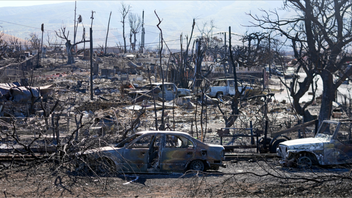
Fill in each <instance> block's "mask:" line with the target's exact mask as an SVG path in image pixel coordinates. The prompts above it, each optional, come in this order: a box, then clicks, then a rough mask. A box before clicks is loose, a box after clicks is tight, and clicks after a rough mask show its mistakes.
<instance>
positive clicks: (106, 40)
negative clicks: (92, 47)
mask: <svg viewBox="0 0 352 198" xmlns="http://www.w3.org/2000/svg"><path fill="white" fill-rule="evenodd" d="M111 14H112V12H110V16H109V22H108V31H107V32H106V39H105V52H104V54H106V46H107V45H108V35H109V26H110V19H111Z"/></svg>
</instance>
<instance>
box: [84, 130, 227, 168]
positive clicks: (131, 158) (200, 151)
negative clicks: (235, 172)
mask: <svg viewBox="0 0 352 198" xmlns="http://www.w3.org/2000/svg"><path fill="white" fill-rule="evenodd" d="M78 157H79V158H80V159H81V161H82V163H81V164H80V165H79V166H80V168H85V169H86V170H88V171H89V170H94V171H95V172H96V173H106V172H113V173H125V172H133V173H158V172H184V171H186V170H188V169H191V170H197V171H204V170H206V169H215V170H217V169H218V168H219V167H220V166H223V167H224V165H223V160H224V147H223V146H221V145H210V144H205V143H203V142H201V141H199V140H197V139H194V138H193V137H191V136H190V135H189V134H188V133H184V132H175V131H144V132H138V133H136V134H134V135H133V136H131V137H128V138H126V139H125V140H123V141H122V142H120V143H118V144H117V145H115V146H106V147H101V148H97V149H91V150H87V151H85V152H83V153H79V154H78ZM87 167H88V168H87Z"/></svg>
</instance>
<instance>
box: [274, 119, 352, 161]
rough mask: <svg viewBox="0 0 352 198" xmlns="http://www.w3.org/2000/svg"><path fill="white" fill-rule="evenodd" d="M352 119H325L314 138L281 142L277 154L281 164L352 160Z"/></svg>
mask: <svg viewBox="0 0 352 198" xmlns="http://www.w3.org/2000/svg"><path fill="white" fill-rule="evenodd" d="M351 124H352V123H351V121H333V120H324V121H323V122H322V124H321V125H320V127H319V129H318V132H317V133H316V135H315V136H314V137H312V138H302V139H295V140H289V141H285V142H282V143H280V144H279V147H278V148H277V154H278V155H279V156H280V157H282V160H281V164H283V165H286V166H293V165H298V166H300V167H310V166H311V165H314V164H316V165H337V164H347V163H351V162H352V137H351V126H352V125H351Z"/></svg>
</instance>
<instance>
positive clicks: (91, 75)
mask: <svg viewBox="0 0 352 198" xmlns="http://www.w3.org/2000/svg"><path fill="white" fill-rule="evenodd" d="M93 14H94V11H92V16H91V17H90V18H91V19H92V22H91V25H90V99H91V100H93V19H94V17H93Z"/></svg>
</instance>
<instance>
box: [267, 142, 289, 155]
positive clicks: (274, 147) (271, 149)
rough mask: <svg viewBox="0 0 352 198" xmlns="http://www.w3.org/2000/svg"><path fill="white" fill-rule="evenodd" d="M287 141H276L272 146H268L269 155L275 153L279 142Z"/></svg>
mask: <svg viewBox="0 0 352 198" xmlns="http://www.w3.org/2000/svg"><path fill="white" fill-rule="evenodd" d="M284 141H287V140H286V139H277V140H275V142H274V144H272V145H270V149H269V150H270V153H276V149H277V148H278V147H279V144H280V143H281V142H284Z"/></svg>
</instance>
